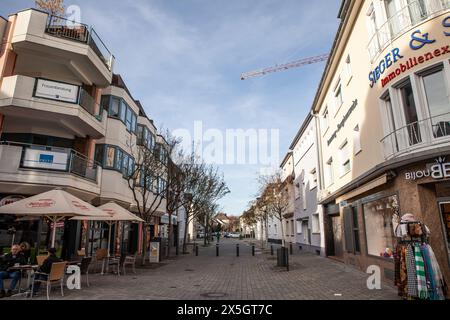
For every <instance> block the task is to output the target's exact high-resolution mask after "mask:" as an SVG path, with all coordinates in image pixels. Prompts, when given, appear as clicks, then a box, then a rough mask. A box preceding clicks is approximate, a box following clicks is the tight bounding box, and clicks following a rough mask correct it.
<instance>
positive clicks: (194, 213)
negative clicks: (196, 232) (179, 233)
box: [183, 152, 230, 252]
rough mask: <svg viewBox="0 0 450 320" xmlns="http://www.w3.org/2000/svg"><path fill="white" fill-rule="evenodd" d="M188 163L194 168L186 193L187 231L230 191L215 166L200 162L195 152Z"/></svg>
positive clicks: (185, 248) (185, 240) (185, 247)
mask: <svg viewBox="0 0 450 320" xmlns="http://www.w3.org/2000/svg"><path fill="white" fill-rule="evenodd" d="M188 162H189V163H190V165H191V166H192V175H191V179H190V181H188V183H187V185H186V186H187V188H186V193H187V194H189V201H188V202H187V206H186V220H185V230H187V228H188V225H189V223H190V222H192V221H194V219H196V218H198V216H199V215H201V214H202V213H203V214H204V212H205V210H211V208H212V206H213V205H214V204H216V203H217V201H218V200H220V199H221V198H223V197H224V196H225V195H227V194H228V193H229V192H230V190H229V189H228V187H227V185H226V183H225V181H224V178H223V176H222V175H220V174H219V171H218V168H216V167H215V166H213V165H206V164H205V163H204V162H203V161H201V160H199V159H198V157H196V156H195V153H194V152H193V153H192V154H191V156H190V157H188ZM186 238H187V233H186V232H185V233H184V239H183V252H187V239H186Z"/></svg>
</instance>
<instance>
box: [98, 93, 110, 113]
mask: <svg viewBox="0 0 450 320" xmlns="http://www.w3.org/2000/svg"><path fill="white" fill-rule="evenodd" d="M110 103H111V96H102V98H101V100H100V105H101V107H102V110H106V111H107V112H108V114H109V105H110Z"/></svg>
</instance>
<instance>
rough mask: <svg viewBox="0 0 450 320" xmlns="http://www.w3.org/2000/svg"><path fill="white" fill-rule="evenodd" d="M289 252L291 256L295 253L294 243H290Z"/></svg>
mask: <svg viewBox="0 0 450 320" xmlns="http://www.w3.org/2000/svg"><path fill="white" fill-rule="evenodd" d="M289 252H290V254H291V255H292V254H293V253H294V250H293V249H292V242H291V243H289Z"/></svg>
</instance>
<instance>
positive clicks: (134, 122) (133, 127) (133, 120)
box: [131, 112, 137, 133]
mask: <svg viewBox="0 0 450 320" xmlns="http://www.w3.org/2000/svg"><path fill="white" fill-rule="evenodd" d="M136 125H137V117H136V114H135V113H134V112H133V114H132V116H131V132H133V133H136Z"/></svg>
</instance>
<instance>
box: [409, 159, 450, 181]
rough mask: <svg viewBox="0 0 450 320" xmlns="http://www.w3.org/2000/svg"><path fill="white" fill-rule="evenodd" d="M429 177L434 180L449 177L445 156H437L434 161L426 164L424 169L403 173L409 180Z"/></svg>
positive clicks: (448, 164)
mask: <svg viewBox="0 0 450 320" xmlns="http://www.w3.org/2000/svg"><path fill="white" fill-rule="evenodd" d="M429 177H431V178H433V179H435V180H441V179H448V178H450V162H446V159H445V157H439V158H438V159H436V162H435V163H431V164H427V166H426V169H424V170H418V171H410V172H407V173H405V179H406V180H410V181H416V180H420V179H423V178H429Z"/></svg>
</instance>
